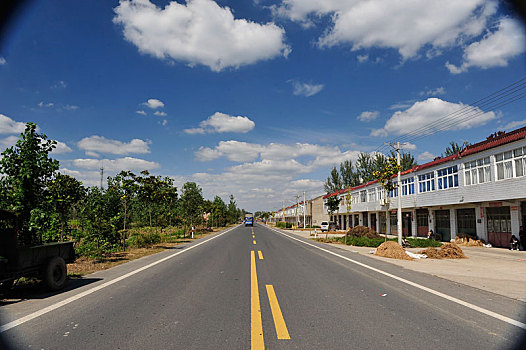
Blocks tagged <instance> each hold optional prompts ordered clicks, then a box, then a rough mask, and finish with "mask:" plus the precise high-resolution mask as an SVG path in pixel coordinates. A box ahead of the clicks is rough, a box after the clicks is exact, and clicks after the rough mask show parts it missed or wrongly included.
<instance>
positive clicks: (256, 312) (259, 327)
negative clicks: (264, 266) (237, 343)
mask: <svg viewBox="0 0 526 350" xmlns="http://www.w3.org/2000/svg"><path fill="white" fill-rule="evenodd" d="M258 256H259V259H260V260H263V254H262V253H261V251H260V250H259V251H258ZM265 287H266V290H267V295H268V299H269V303H270V310H271V312H272V318H273V319H274V326H275V328H276V335H277V338H278V339H290V335H289V331H288V329H287V325H286V324H285V319H284V318H283V314H282V312H281V308H280V306H279V303H278V298H277V297H276V293H275V291H274V286H273V285H271V284H267V285H265ZM259 300H260V299H259V286H258V276H257V269H256V253H255V251H253V250H252V251H250V305H251V307H250V315H251V317H250V326H251V348H252V349H253V350H260V349H265V342H264V339H263V324H262V321H261V304H260V301H259Z"/></svg>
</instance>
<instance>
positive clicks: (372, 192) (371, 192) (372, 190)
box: [367, 188, 376, 202]
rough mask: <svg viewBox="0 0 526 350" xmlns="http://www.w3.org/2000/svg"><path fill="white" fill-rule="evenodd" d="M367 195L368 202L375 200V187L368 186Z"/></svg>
mask: <svg viewBox="0 0 526 350" xmlns="http://www.w3.org/2000/svg"><path fill="white" fill-rule="evenodd" d="M367 194H368V196H369V202H376V188H370V189H368V190H367Z"/></svg>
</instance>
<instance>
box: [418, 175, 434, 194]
mask: <svg viewBox="0 0 526 350" xmlns="http://www.w3.org/2000/svg"><path fill="white" fill-rule="evenodd" d="M434 190H435V173H433V172H431V173H427V174H423V175H418V191H419V192H420V193H424V192H430V191H434Z"/></svg>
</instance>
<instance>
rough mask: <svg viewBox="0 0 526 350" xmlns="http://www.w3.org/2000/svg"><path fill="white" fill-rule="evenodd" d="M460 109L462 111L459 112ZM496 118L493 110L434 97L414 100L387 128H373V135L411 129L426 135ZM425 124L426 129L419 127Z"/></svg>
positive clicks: (384, 134) (400, 132)
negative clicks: (435, 123) (439, 122)
mask: <svg viewBox="0 0 526 350" xmlns="http://www.w3.org/2000/svg"><path fill="white" fill-rule="evenodd" d="M463 108H464V109H463ZM461 109H463V110H462V112H459V111H460V110H461ZM475 115H477V116H476V117H475ZM470 117H473V118H470ZM496 118H497V115H496V114H495V113H494V112H483V111H482V110H481V109H480V108H478V107H473V108H471V107H468V106H466V105H464V104H462V103H452V102H447V101H443V100H441V99H439V98H435V97H433V98H428V99H427V100H424V101H419V102H415V103H414V104H413V105H412V106H411V107H409V108H408V109H406V110H405V111H397V112H395V113H394V114H393V115H392V116H391V118H389V120H387V122H386V123H385V125H384V127H383V128H382V129H375V130H373V131H372V132H371V136H387V135H388V134H396V135H401V134H404V133H408V132H414V134H415V135H416V134H419V135H423V134H429V133H433V132H436V131H445V130H459V129H471V128H474V127H476V126H480V125H484V124H486V123H487V122H489V121H490V120H493V119H496ZM439 120H442V121H444V122H443V123H441V124H440V125H434V126H433V125H430V123H434V122H436V121H439ZM425 126H427V128H426V129H425V130H417V129H420V128H422V127H425Z"/></svg>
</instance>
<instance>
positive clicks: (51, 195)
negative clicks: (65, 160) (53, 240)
mask: <svg viewBox="0 0 526 350" xmlns="http://www.w3.org/2000/svg"><path fill="white" fill-rule="evenodd" d="M85 193H86V189H85V188H84V187H83V186H82V183H81V182H80V181H78V180H77V179H75V178H74V177H71V176H69V175H63V174H60V173H58V174H56V175H55V178H54V179H53V180H52V181H50V182H49V184H48V196H47V200H48V202H49V203H50V204H51V205H52V206H53V208H54V211H55V212H56V213H57V215H58V218H59V221H60V241H61V242H62V241H63V240H64V236H65V226H66V225H67V221H68V218H69V214H70V213H71V210H72V208H73V207H74V206H75V205H76V204H77V203H78V202H79V201H80V200H81V199H82V197H83V196H84V194H85Z"/></svg>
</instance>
